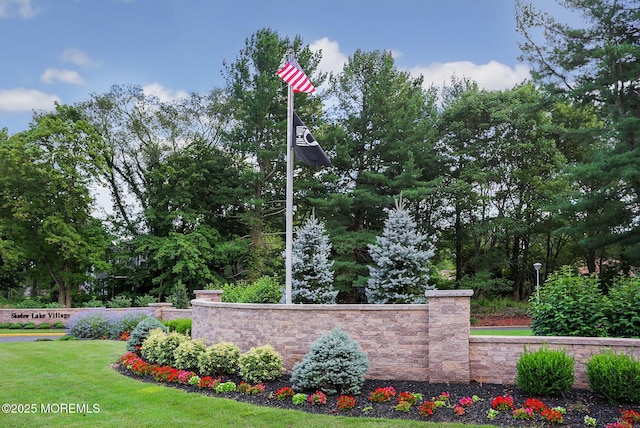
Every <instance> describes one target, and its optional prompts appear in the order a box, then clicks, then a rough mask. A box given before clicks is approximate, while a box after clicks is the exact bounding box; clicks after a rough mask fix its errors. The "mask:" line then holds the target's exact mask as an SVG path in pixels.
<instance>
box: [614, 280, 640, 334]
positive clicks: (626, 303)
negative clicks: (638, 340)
mask: <svg viewBox="0 0 640 428" xmlns="http://www.w3.org/2000/svg"><path fill="white" fill-rule="evenodd" d="M609 303H610V306H609V310H608V314H607V315H608V318H609V335H610V336H612V337H640V278H638V277H625V278H618V279H616V281H615V282H614V284H613V286H612V287H611V288H610V290H609Z"/></svg>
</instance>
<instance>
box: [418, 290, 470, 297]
mask: <svg viewBox="0 0 640 428" xmlns="http://www.w3.org/2000/svg"><path fill="white" fill-rule="evenodd" d="M424 295H425V297H471V296H473V290H427V291H425V292H424Z"/></svg>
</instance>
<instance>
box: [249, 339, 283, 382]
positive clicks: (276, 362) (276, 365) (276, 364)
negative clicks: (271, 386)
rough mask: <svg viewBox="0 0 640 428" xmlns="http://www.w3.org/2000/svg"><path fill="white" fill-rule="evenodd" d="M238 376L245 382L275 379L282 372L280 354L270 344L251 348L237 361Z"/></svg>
mask: <svg viewBox="0 0 640 428" xmlns="http://www.w3.org/2000/svg"><path fill="white" fill-rule="evenodd" d="M238 366H239V367H240V376H241V377H242V379H243V380H244V381H245V382H252V383H258V382H264V381H267V380H273V379H277V378H278V377H279V376H280V375H281V374H282V373H283V372H284V367H283V365H282V356H281V355H280V354H278V353H277V352H276V350H275V349H273V347H272V346H271V345H264V346H259V347H257V348H251V349H250V350H249V351H247V352H246V353H244V354H242V355H241V356H240V359H239V361H238Z"/></svg>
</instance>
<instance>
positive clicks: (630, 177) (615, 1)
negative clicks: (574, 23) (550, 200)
mask: <svg viewBox="0 0 640 428" xmlns="http://www.w3.org/2000/svg"><path fill="white" fill-rule="evenodd" d="M561 4H562V5H563V6H565V7H566V8H567V9H568V10H569V11H571V12H574V13H575V14H579V15H580V17H581V18H582V20H583V21H582V22H583V25H582V27H583V28H573V27H571V26H569V25H567V24H563V23H560V22H558V21H557V20H556V19H554V18H553V17H551V16H550V15H549V14H548V13H545V12H542V11H539V10H537V9H535V8H534V7H533V6H532V5H530V4H526V3H524V2H521V1H518V2H517V8H516V11H517V13H516V18H517V27H518V30H519V31H520V33H521V34H522V35H523V36H524V42H523V43H522V45H521V47H522V50H523V57H524V58H525V59H527V60H528V61H529V62H531V63H532V64H533V66H534V69H533V70H532V74H533V75H534V78H535V79H536V80H538V81H539V82H543V83H546V84H548V85H549V86H550V87H551V88H553V89H554V90H556V91H559V92H562V93H564V94H566V96H568V97H569V98H570V99H572V100H574V102H576V103H583V104H585V105H589V106H592V107H594V108H596V109H597V110H598V112H599V114H600V117H601V118H602V120H603V121H604V122H605V126H604V127H602V128H600V132H602V134H601V135H602V137H603V140H604V141H608V142H609V144H607V145H606V146H604V147H595V148H594V151H593V155H592V156H590V159H589V164H590V165H589V166H588V167H585V168H582V169H580V170H578V171H576V172H577V174H578V175H582V176H583V177H584V179H586V180H587V181H590V182H591V183H592V184H596V185H597V188H593V189H591V191H590V192H588V193H584V194H583V195H582V197H581V200H580V201H579V203H580V204H581V205H582V208H581V209H580V211H581V215H582V217H585V218H586V217H587V214H589V209H590V207H600V208H598V213H600V214H602V215H597V216H599V217H600V220H601V221H597V222H594V223H592V224H594V225H596V224H598V223H600V225H599V226H598V227H602V225H606V232H605V233H599V234H591V236H590V238H589V239H588V240H586V241H584V242H583V244H584V245H585V246H587V247H589V248H590V249H591V250H598V249H603V248H606V247H611V246H614V245H615V246H617V248H618V249H619V251H618V252H617V253H618V254H617V257H619V258H620V259H623V260H626V261H627V262H629V263H631V264H633V265H636V266H637V265H640V232H639V228H638V219H639V218H640V148H639V146H638V139H639V135H640V109H639V108H638V106H640V60H639V58H640V43H638V40H639V35H638V34H639V30H638V28H640V12H639V10H640V9H639V8H638V5H637V1H635V0H565V1H563V2H562V3H561ZM540 36H541V37H540ZM541 38H542V40H541ZM594 174H595V175H597V176H599V178H600V180H599V182H595V181H593V180H592V179H590V178H589V176H591V177H593V176H594ZM605 206H606V209H604V210H601V208H602V209H603V208H604V207H605Z"/></svg>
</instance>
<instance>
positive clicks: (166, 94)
mask: <svg viewBox="0 0 640 428" xmlns="http://www.w3.org/2000/svg"><path fill="white" fill-rule="evenodd" d="M142 90H143V91H144V93H145V94H147V95H155V96H156V97H158V99H160V101H162V102H170V101H174V100H177V99H180V98H187V97H188V96H189V94H188V93H187V92H185V91H182V90H176V91H174V90H172V89H169V88H165V87H164V86H162V85H161V84H160V83H157V82H156V83H150V84H148V85H145V86H143V87H142Z"/></svg>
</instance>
